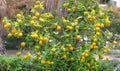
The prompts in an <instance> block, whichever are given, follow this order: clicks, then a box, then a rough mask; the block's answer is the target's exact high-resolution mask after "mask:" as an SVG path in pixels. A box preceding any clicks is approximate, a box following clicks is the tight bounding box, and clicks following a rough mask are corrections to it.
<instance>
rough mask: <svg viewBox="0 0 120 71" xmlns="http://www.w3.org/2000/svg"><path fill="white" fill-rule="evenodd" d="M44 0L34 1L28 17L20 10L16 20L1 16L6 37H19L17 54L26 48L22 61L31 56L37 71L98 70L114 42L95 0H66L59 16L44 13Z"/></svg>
mask: <svg viewBox="0 0 120 71" xmlns="http://www.w3.org/2000/svg"><path fill="white" fill-rule="evenodd" d="M43 3H44V2H40V1H37V2H36V4H35V5H34V7H32V9H31V14H29V15H27V16H26V15H24V14H23V13H20V14H17V15H16V19H15V20H9V19H7V18H4V19H3V24H4V28H6V30H7V31H8V32H9V34H8V38H9V39H12V38H16V39H18V40H19V39H20V40H21V39H22V42H21V43H20V51H19V52H18V53H17V54H16V55H17V56H18V57H19V56H20V55H21V54H22V52H23V51H24V50H25V49H27V50H29V52H28V53H27V54H26V55H24V57H23V58H24V60H31V58H32V59H34V61H30V63H37V64H39V65H38V66H39V67H40V70H45V71H99V65H100V61H101V60H102V59H104V56H103V55H104V54H105V53H107V52H109V51H110V48H111V47H112V46H115V45H117V41H116V40H114V41H113V40H111V36H112V35H111V34H110V32H109V30H107V29H106V27H109V26H110V25H111V21H110V20H109V17H108V16H107V15H106V14H105V13H104V12H103V11H102V9H101V8H100V7H99V6H98V4H97V3H96V0H84V1H83V0H81V1H77V2H74V1H73V0H71V1H70V2H68V1H67V0H66V3H65V4H63V6H62V8H63V9H65V10H66V14H65V15H64V16H63V17H62V19H61V18H59V17H57V16H56V15H54V14H52V13H50V12H47V13H45V12H44V13H43V11H44V5H43ZM39 11H42V12H39ZM106 42H107V43H106ZM113 44H114V45H113ZM106 60H109V57H106Z"/></svg>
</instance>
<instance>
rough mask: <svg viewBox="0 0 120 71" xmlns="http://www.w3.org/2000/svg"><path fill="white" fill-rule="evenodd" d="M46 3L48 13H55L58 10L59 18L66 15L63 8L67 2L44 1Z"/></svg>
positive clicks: (58, 0) (61, 0)
mask: <svg viewBox="0 0 120 71" xmlns="http://www.w3.org/2000/svg"><path fill="white" fill-rule="evenodd" d="M44 1H45V9H46V11H49V12H53V11H54V10H56V11H57V15H58V16H59V17H62V16H63V15H64V14H65V10H63V9H62V8H61V7H62V5H63V3H64V2H65V0H44Z"/></svg>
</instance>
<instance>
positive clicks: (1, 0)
mask: <svg viewBox="0 0 120 71" xmlns="http://www.w3.org/2000/svg"><path fill="white" fill-rule="evenodd" d="M6 7H7V4H6V1H5V0H0V55H4V54H5V47H4V44H3V40H2V39H3V37H4V35H5V30H4V25H3V24H2V22H1V21H2V19H3V17H4V16H5V15H6Z"/></svg>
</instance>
